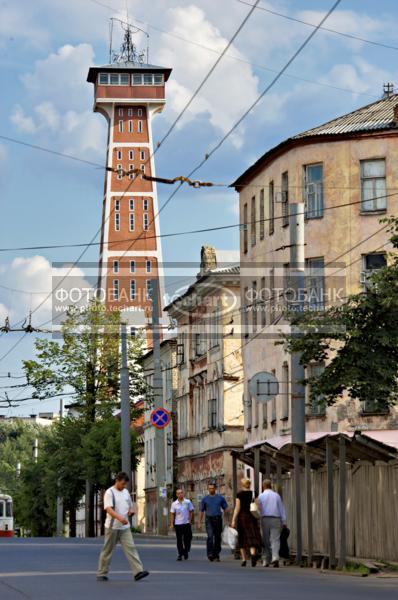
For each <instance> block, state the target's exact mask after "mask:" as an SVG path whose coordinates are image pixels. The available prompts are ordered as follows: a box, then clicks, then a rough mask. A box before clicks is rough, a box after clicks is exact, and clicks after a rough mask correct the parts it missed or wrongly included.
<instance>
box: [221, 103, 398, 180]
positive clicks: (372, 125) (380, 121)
mask: <svg viewBox="0 0 398 600" xmlns="http://www.w3.org/2000/svg"><path fill="white" fill-rule="evenodd" d="M396 107H398V94H390V95H389V96H386V97H384V98H381V100H377V101H376V102H372V104H367V105H366V106H362V107H361V108H359V109H357V110H354V111H352V112H350V113H348V114H346V115H343V116H341V117H337V118H335V119H332V120H331V121H328V122H327V123H324V124H323V125H319V126H317V127H313V128H312V129H307V131H303V132H302V133H298V134H296V135H294V136H292V137H290V138H288V139H286V140H284V141H283V142H281V143H280V144H278V145H277V146H275V147H274V148H271V149H270V150H267V152H265V154H263V155H262V156H261V157H260V158H259V159H258V160H257V161H256V162H255V163H253V164H252V165H251V166H250V167H249V168H248V169H246V171H245V172H244V173H242V174H241V175H240V176H239V177H238V179H236V181H234V183H233V184H232V185H231V187H235V188H236V187H238V188H239V187H241V186H243V187H244V185H245V183H247V182H248V181H250V179H251V178H252V177H254V176H255V175H256V174H257V173H258V171H259V170H260V169H261V168H263V167H264V165H265V164H266V163H268V162H271V161H272V160H273V159H275V158H276V157H277V156H279V155H280V154H283V152H286V151H287V150H289V149H290V148H291V147H293V146H297V145H298V144H300V143H304V142H307V143H308V142H309V141H311V140H314V141H333V139H341V138H347V137H352V136H355V135H361V134H365V133H368V134H371V133H373V132H375V133H376V132H379V131H391V130H398V110H397V109H396Z"/></svg>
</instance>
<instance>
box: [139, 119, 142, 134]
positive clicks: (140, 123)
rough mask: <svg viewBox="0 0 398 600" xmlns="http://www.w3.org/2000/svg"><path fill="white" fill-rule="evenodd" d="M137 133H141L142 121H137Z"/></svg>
mask: <svg viewBox="0 0 398 600" xmlns="http://www.w3.org/2000/svg"><path fill="white" fill-rule="evenodd" d="M138 133H142V121H138Z"/></svg>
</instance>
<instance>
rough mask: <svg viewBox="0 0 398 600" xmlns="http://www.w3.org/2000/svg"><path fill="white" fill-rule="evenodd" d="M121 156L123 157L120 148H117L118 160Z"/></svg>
mask: <svg viewBox="0 0 398 600" xmlns="http://www.w3.org/2000/svg"><path fill="white" fill-rule="evenodd" d="M122 158H123V154H122V151H121V150H118V151H117V159H118V160H122Z"/></svg>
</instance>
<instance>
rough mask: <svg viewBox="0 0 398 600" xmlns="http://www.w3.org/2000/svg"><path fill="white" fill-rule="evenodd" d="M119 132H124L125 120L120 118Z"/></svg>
mask: <svg viewBox="0 0 398 600" xmlns="http://www.w3.org/2000/svg"><path fill="white" fill-rule="evenodd" d="M119 133H123V121H122V120H119Z"/></svg>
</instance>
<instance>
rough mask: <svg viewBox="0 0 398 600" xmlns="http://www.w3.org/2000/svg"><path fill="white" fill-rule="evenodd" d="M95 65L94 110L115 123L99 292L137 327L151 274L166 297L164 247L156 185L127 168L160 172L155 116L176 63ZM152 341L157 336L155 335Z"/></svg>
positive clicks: (92, 76) (110, 145)
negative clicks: (155, 157) (155, 152)
mask: <svg viewBox="0 0 398 600" xmlns="http://www.w3.org/2000/svg"><path fill="white" fill-rule="evenodd" d="M134 58H135V53H134V55H133V57H132V55H131V53H128V55H127V56H124V57H123V60H120V59H119V60H118V61H117V62H114V63H111V64H108V65H104V66H102V67H91V68H90V70H89V73H88V77H87V81H89V82H90V83H93V84H94V111H95V112H100V113H101V114H103V115H104V116H105V118H106V119H107V122H108V127H109V129H108V147H107V161H106V164H107V166H108V167H111V168H113V169H116V171H118V170H120V172H111V171H108V172H107V173H106V178H105V187H104V198H103V209H102V234H101V246H100V260H99V289H100V297H102V298H103V299H104V302H105V305H106V307H107V308H108V309H109V310H116V309H119V310H123V309H127V308H128V309H129V313H130V317H129V323H130V324H131V326H132V333H134V332H135V331H136V330H137V328H142V327H145V317H148V314H149V309H150V300H149V294H150V286H151V280H152V279H154V278H156V277H157V278H158V279H159V289H160V305H161V299H162V297H163V293H162V291H163V272H162V252H161V243H160V239H159V238H156V236H157V235H159V232H160V229H159V220H158V218H157V216H156V215H157V213H158V199H157V190H156V184H155V183H154V182H151V181H146V180H145V179H142V177H141V176H140V175H133V174H131V175H127V176H123V174H122V173H121V170H122V169H123V170H124V171H132V170H133V169H137V168H138V169H140V170H141V171H142V173H145V174H147V175H152V176H153V175H155V165H154V160H153V157H152V154H153V142H152V128H151V123H152V118H153V116H154V115H155V114H157V113H159V112H161V111H162V110H163V107H164V105H165V83H166V81H167V80H168V78H169V76H170V73H171V69H167V68H163V67H158V66H154V65H150V64H145V63H143V62H139V61H138V60H134ZM148 342H149V344H150V340H149V339H148Z"/></svg>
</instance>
